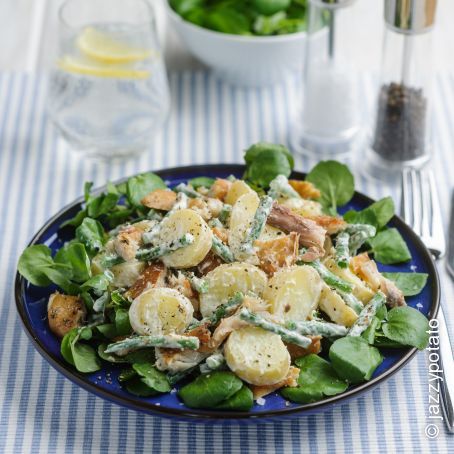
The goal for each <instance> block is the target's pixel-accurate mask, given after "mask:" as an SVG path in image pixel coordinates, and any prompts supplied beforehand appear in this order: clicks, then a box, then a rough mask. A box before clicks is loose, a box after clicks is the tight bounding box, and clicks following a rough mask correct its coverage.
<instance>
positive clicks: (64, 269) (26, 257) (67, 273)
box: [17, 244, 83, 295]
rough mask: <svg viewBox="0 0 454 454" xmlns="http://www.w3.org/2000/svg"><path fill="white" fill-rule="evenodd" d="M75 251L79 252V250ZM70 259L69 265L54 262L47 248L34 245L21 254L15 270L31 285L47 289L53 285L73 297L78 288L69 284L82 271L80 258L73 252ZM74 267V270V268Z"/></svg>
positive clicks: (72, 283) (71, 283) (42, 245)
mask: <svg viewBox="0 0 454 454" xmlns="http://www.w3.org/2000/svg"><path fill="white" fill-rule="evenodd" d="M77 249H78V250H79V248H77ZM62 254H63V253H62ZM71 257H72V259H71V262H69V263H59V262H58V261H57V262H56V261H54V259H53V258H52V252H51V250H50V249H49V248H48V247H47V246H45V245H44V244H35V245H33V246H29V247H28V248H26V249H25V251H24V252H23V253H22V254H21V256H20V258H19V263H18V265H17V268H18V270H19V273H20V274H21V275H22V276H23V277H24V278H25V279H27V280H28V281H29V282H31V283H32V284H33V285H37V286H39V287H47V286H48V285H50V284H52V283H54V284H56V285H58V286H59V287H61V288H62V289H63V290H64V291H65V292H66V293H69V294H70V295H75V294H77V293H78V291H79V286H78V285H76V284H75V283H74V282H71V279H72V277H73V275H78V277H80V275H79V273H83V271H82V269H81V268H79V266H80V265H81V263H80V257H75V252H72V253H71ZM82 260H83V258H82ZM75 266H76V268H74V267H75ZM82 266H83V265H82Z"/></svg>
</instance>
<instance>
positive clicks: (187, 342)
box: [105, 334, 200, 353]
mask: <svg viewBox="0 0 454 454" xmlns="http://www.w3.org/2000/svg"><path fill="white" fill-rule="evenodd" d="M149 347H160V348H178V349H184V348H188V349H190V350H197V349H198V348H199V347H200V341H199V339H198V338H197V337H194V336H181V335H178V334H169V335H163V336H135V337H129V338H127V339H124V340H121V341H119V342H115V343H113V344H109V345H108V346H107V348H106V350H105V353H116V352H121V351H122V350H128V351H131V350H138V349H139V348H149Z"/></svg>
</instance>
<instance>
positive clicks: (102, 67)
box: [58, 55, 150, 79]
mask: <svg viewBox="0 0 454 454" xmlns="http://www.w3.org/2000/svg"><path fill="white" fill-rule="evenodd" d="M58 66H59V67H60V69H62V70H63V71H67V72H70V73H75V74H84V75H86V76H94V77H105V78H111V79H148V78H149V77H150V71H147V70H144V69H133V68H128V67H127V66H123V65H106V64H100V63H98V62H95V61H86V60H82V59H79V58H76V57H71V56H69V55H66V56H65V57H63V58H61V59H60V60H59V61H58Z"/></svg>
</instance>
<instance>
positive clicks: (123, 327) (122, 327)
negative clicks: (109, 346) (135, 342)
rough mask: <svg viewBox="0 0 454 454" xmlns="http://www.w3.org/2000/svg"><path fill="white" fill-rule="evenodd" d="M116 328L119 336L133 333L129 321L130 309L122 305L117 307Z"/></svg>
mask: <svg viewBox="0 0 454 454" xmlns="http://www.w3.org/2000/svg"><path fill="white" fill-rule="evenodd" d="M115 329H116V333H117V336H125V335H127V334H131V333H132V328H131V324H130V322H129V311H128V310H127V309H123V308H121V307H120V308H118V309H116V311H115Z"/></svg>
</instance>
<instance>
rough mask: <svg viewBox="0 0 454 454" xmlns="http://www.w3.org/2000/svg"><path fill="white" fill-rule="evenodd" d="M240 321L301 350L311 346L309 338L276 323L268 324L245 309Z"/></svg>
mask: <svg viewBox="0 0 454 454" xmlns="http://www.w3.org/2000/svg"><path fill="white" fill-rule="evenodd" d="M240 319H241V320H244V321H245V322H248V323H250V324H251V325H254V326H258V327H259V328H263V329H265V330H267V331H271V332H272V333H275V334H278V335H279V336H281V338H282V340H283V341H285V342H289V343H291V344H296V345H299V346H300V347H303V348H307V347H309V345H311V344H312V339H310V338H309V337H305V336H303V335H301V334H299V333H297V332H296V331H291V330H289V329H287V328H284V327H283V326H281V325H278V324H277V323H273V322H270V321H269V320H266V319H265V318H263V317H261V316H260V315H258V314H255V313H253V312H250V311H249V310H247V309H246V308H243V309H241V311H240Z"/></svg>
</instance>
